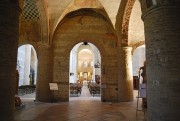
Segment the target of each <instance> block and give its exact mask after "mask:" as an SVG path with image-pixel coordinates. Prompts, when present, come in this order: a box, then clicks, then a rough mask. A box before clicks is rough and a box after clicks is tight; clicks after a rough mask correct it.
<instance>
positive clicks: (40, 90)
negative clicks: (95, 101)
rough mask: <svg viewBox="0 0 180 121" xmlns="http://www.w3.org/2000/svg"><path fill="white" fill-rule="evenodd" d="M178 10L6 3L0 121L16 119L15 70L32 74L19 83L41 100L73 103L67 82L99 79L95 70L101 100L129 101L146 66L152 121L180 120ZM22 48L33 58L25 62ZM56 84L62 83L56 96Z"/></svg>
mask: <svg viewBox="0 0 180 121" xmlns="http://www.w3.org/2000/svg"><path fill="white" fill-rule="evenodd" d="M179 5H180V2H179V0H173V1H171V0H110V1H108V0H1V1H0V40H1V41H0V51H1V53H0V57H1V58H0V67H1V70H0V82H1V84H0V97H1V99H0V103H1V106H0V120H2V121H12V120H13V119H14V112H15V111H14V108H15V102H14V96H15V93H16V91H15V90H16V88H17V86H19V85H18V84H17V81H16V80H17V79H16V69H17V70H18V69H19V68H18V67H22V66H23V68H24V71H22V68H20V70H18V71H19V74H20V73H23V72H27V73H26V74H24V76H23V78H21V79H20V81H19V84H20V85H29V84H30V85H36V97H35V100H36V101H38V102H49V101H51V99H52V96H53V97H55V98H56V100H57V101H58V102H68V101H69V84H70V83H71V82H72V83H76V82H77V83H78V81H83V80H87V79H88V80H94V79H95V78H96V72H97V73H98V74H97V75H99V77H100V84H101V88H100V91H101V101H102V102H104V101H105V102H131V101H133V100H134V97H133V76H138V69H139V67H141V66H142V65H143V63H144V61H146V80H147V120H148V121H178V120H179V119H180V115H179V112H180V102H179V100H180V96H179V93H180V81H179V79H180V74H179V70H180V48H179V39H180V34H179V33H180V22H179V21H180V9H179ZM83 42H86V44H87V43H88V47H86V48H84V47H83V45H82V43H83ZM27 44H29V45H31V46H26V47H24V45H27ZM18 47H19V49H18ZM21 47H22V48H21ZM20 48H21V49H20ZM140 48H141V49H140ZM23 50H26V52H27V53H29V54H27V55H28V56H31V59H30V60H26V59H24V60H23V59H22V58H21V57H22V56H24V55H22V53H23V52H22V51H23ZM85 51H86V52H87V53H86V54H84V52H85ZM19 53H20V56H18V54H19ZM77 53H78V54H77ZM87 55H88V56H87ZM85 56H87V58H84V57H85ZM28 61H29V62H28ZM25 63H26V64H25ZM95 64H99V66H100V70H99V71H95V68H94V65H95ZM81 67H84V68H81ZM85 69H88V71H87V70H85ZM25 70H27V71H25ZM30 70H31V71H30ZM32 70H33V71H32ZM31 72H33V73H34V78H33V80H34V81H33V83H32V80H30V79H28V75H31V76H32V73H31ZM85 72H88V73H85ZM82 73H83V74H84V75H83V78H81V77H80V76H82ZM31 79H32V78H31ZM81 79H82V80H81ZM29 82H30V83H29ZM52 82H53V83H57V85H58V91H55V92H54V93H51V91H50V89H49V83H52Z"/></svg>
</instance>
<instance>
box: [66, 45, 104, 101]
mask: <svg viewBox="0 0 180 121" xmlns="http://www.w3.org/2000/svg"><path fill="white" fill-rule="evenodd" d="M97 62H98V63H99V64H100V62H101V56H100V53H99V50H98V49H97V47H96V46H95V45H93V44H91V43H88V42H82V43H79V44H77V45H75V46H74V47H73V49H72V50H71V53H70V76H69V82H70V87H69V99H70V100H74V99H78V100H80V99H84V98H86V99H91V98H92V97H94V98H95V99H96V100H97V99H98V100H99V101H100V100H101V88H100V85H101V83H100V77H101V71H100V70H101V67H100V66H99V68H98V69H97V68H96V66H95V65H96V64H97ZM97 76H98V77H99V80H98V81H99V83H97V80H96V77H97ZM75 87H77V90H78V91H76V88H75ZM78 88H79V89H78Z"/></svg>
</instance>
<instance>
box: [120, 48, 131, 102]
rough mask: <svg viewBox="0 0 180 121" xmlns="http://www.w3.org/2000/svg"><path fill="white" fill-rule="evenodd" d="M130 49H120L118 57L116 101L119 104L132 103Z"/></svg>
mask: <svg viewBox="0 0 180 121" xmlns="http://www.w3.org/2000/svg"><path fill="white" fill-rule="evenodd" d="M131 50H132V48H131V47H122V48H121V49H120V57H119V62H120V64H119V69H118V70H119V75H118V76H119V77H118V79H119V81H118V100H119V102H124V101H133V76H132V55H131Z"/></svg>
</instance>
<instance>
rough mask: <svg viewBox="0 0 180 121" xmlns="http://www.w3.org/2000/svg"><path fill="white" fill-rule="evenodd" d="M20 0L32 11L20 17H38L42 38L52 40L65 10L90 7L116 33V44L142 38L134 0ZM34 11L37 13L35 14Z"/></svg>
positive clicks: (128, 42) (139, 12)
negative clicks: (29, 5)
mask: <svg viewBox="0 0 180 121" xmlns="http://www.w3.org/2000/svg"><path fill="white" fill-rule="evenodd" d="M21 1H23V2H24V1H25V2H26V3H27V4H29V3H31V4H32V6H33V7H32V10H31V9H30V11H33V10H34V11H33V12H31V13H34V14H33V15H32V16H33V17H29V16H28V15H27V14H26V13H24V16H25V18H26V19H38V20H39V19H40V21H41V26H42V30H41V31H42V32H43V33H42V35H43V38H48V39H52V36H53V33H54V31H55V30H56V27H57V26H58V24H59V23H60V22H61V21H62V20H63V19H64V18H65V17H66V15H68V14H69V13H71V12H74V11H77V10H80V9H84V8H86V9H87V8H90V9H93V10H94V11H95V12H97V13H98V14H101V15H102V16H104V17H105V18H106V19H107V20H108V21H109V24H110V26H112V28H113V29H114V31H115V32H116V34H117V36H118V39H119V41H120V44H121V43H125V44H124V45H125V46H133V45H135V44H137V43H142V41H144V28H143V27H144V26H143V22H142V20H141V9H140V3H139V1H138V0H21ZM32 1H34V3H35V4H33V2H32ZM34 5H36V6H34ZM26 9H27V8H25V7H24V9H23V11H25V10H26ZM26 11H27V10H26ZM36 11H38V12H39V16H38V14H37V12H36ZM45 24H46V26H45ZM47 36H48V37H47ZM123 36H124V37H123ZM123 39H124V40H123ZM48 41H49V40H48Z"/></svg>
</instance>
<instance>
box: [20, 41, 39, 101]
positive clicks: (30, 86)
mask: <svg viewBox="0 0 180 121" xmlns="http://www.w3.org/2000/svg"><path fill="white" fill-rule="evenodd" d="M37 65H38V60H37V53H36V51H35V49H34V47H33V46H32V45H30V44H26V45H22V46H20V47H19V48H18V56H17V70H18V73H19V82H18V87H19V89H18V95H19V96H21V98H30V99H33V100H34V99H35V88H36V86H35V85H36V80H37ZM27 95H28V96H27Z"/></svg>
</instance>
